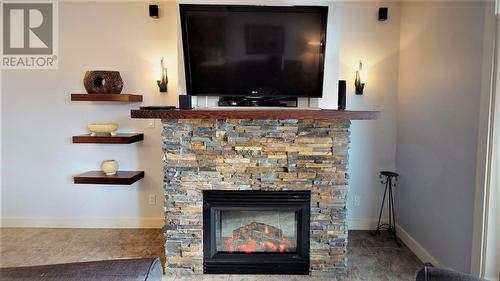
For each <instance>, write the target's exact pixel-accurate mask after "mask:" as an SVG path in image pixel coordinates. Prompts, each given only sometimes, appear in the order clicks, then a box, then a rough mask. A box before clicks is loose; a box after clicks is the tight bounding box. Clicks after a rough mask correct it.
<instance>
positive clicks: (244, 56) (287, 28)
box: [180, 4, 328, 97]
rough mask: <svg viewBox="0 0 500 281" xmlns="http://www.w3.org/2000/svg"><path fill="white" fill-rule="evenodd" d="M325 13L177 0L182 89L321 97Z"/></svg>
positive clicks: (198, 92) (321, 10)
mask: <svg viewBox="0 0 500 281" xmlns="http://www.w3.org/2000/svg"><path fill="white" fill-rule="evenodd" d="M327 13H328V8H327V7H319V6H314V7H312V6H307V7H305V6H293V7H289V6H277V7H274V6H273V7H272V6H242V5H230V6H228V5H188V4H181V5H180V14H181V25H182V44H183V50H184V63H185V71H186V87H187V94H188V95H198V96H252V97H321V96H322V88H323V66H324V58H325V52H324V46H325V37H326V20H327Z"/></svg>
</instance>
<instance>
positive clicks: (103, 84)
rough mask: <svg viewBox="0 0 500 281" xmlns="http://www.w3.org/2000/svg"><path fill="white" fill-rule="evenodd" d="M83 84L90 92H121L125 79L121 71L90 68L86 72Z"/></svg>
mask: <svg viewBox="0 0 500 281" xmlns="http://www.w3.org/2000/svg"><path fill="white" fill-rule="evenodd" d="M83 86H84V87H85V90H87V93H89V94H119V93H121V92H122V89H123V80H122V77H121V76H120V72H119V71H107V70H89V71H87V72H85V77H84V78H83Z"/></svg>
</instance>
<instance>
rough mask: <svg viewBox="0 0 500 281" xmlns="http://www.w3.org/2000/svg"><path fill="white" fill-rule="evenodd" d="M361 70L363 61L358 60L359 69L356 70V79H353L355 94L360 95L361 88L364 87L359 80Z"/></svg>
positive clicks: (361, 92)
mask: <svg viewBox="0 0 500 281" xmlns="http://www.w3.org/2000/svg"><path fill="white" fill-rule="evenodd" d="M362 70H363V63H362V62H361V61H359V69H358V70H356V79H355V80H354V86H355V87H356V95H362V94H363V89H364V88H365V83H363V81H361V71H362Z"/></svg>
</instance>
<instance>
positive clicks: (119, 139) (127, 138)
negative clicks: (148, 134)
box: [73, 133, 144, 144]
mask: <svg viewBox="0 0 500 281" xmlns="http://www.w3.org/2000/svg"><path fill="white" fill-rule="evenodd" d="M142 140H144V134H142V133H141V134H137V133H132V134H117V135H116V136H91V135H80V136H73V143H115V144H118V143H134V142H138V141H142Z"/></svg>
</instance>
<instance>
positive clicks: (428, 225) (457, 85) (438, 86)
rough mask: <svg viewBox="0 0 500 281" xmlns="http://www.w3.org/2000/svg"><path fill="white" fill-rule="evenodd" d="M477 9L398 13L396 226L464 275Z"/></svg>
mask: <svg viewBox="0 0 500 281" xmlns="http://www.w3.org/2000/svg"><path fill="white" fill-rule="evenodd" d="M484 11H485V9H484V2H479V1H477V2H472V1H470V2H465V1H464V2H458V1H456V2H454V1H443V2H437V1H436V2H404V3H403V4H402V6H401V27H400V30H401V33H400V34H401V46H400V64H399V95H398V132H397V166H396V167H397V170H398V172H400V173H401V175H402V176H401V178H400V181H399V188H398V190H397V192H396V207H397V208H398V212H399V216H398V218H399V224H400V225H401V226H402V227H403V228H404V229H405V230H406V231H407V232H408V233H409V234H410V235H411V236H412V237H413V238H414V239H415V240H416V241H417V242H418V243H420V245H422V246H423V247H424V248H425V249H427V251H428V252H429V253H430V254H431V255H432V256H433V257H434V258H436V259H437V260H439V261H440V262H441V263H442V264H443V265H445V266H448V267H451V268H454V269H457V270H461V271H464V272H468V271H469V270H470V258H471V241H472V223H473V210H474V209H473V207H474V206H473V204H474V188H475V186H474V184H475V170H476V151H477V136H478V124H479V111H480V108H479V100H480V95H481V70H482V65H481V62H482V47H483V46H482V42H483V37H482V36H483V22H484V20H483V19H484Z"/></svg>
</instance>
